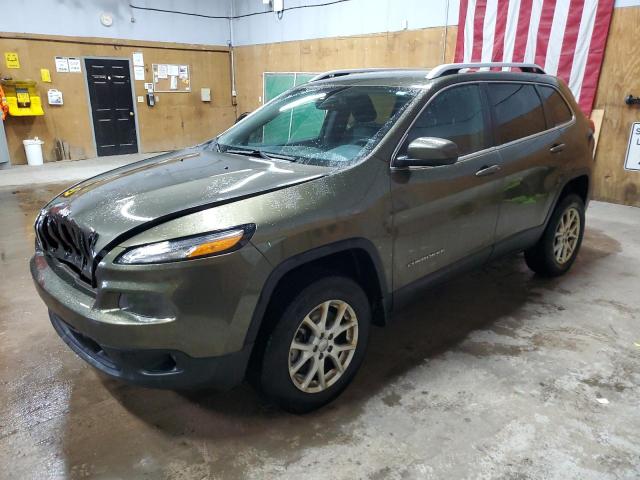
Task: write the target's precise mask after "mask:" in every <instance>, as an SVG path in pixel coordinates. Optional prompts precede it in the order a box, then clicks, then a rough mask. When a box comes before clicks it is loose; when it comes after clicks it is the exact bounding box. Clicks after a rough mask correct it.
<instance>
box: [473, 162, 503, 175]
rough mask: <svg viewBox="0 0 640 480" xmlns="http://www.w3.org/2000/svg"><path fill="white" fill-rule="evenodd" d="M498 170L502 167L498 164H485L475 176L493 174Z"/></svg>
mask: <svg viewBox="0 0 640 480" xmlns="http://www.w3.org/2000/svg"><path fill="white" fill-rule="evenodd" d="M500 170H502V167H501V166H500V165H491V166H486V165H485V166H484V167H482V168H481V169H480V170H478V171H477V172H476V177H486V176H487V175H493V174H494V173H498V172H499V171H500Z"/></svg>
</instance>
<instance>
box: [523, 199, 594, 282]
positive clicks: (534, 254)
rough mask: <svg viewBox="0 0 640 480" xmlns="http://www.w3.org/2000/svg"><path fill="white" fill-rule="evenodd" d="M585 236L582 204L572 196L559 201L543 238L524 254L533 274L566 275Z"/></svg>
mask: <svg viewBox="0 0 640 480" xmlns="http://www.w3.org/2000/svg"><path fill="white" fill-rule="evenodd" d="M583 235H584V202H583V201H582V199H581V198H580V197H579V196H578V195H575V194H570V195H567V196H566V197H564V198H563V199H561V200H560V202H559V203H558V205H557V206H556V209H555V210H554V212H553V214H552V215H551V218H550V219H549V224H548V225H547V228H546V229H545V231H544V233H543V235H542V238H540V240H538V243H536V244H535V245H534V246H533V247H531V248H530V249H528V250H526V251H525V252H524V258H525V260H526V262H527V265H528V266H529V268H530V269H531V270H533V271H534V272H536V273H538V274H540V275H543V276H546V277H556V276H558V275H562V274H563V273H565V272H567V270H569V268H571V265H572V264H573V262H574V261H575V259H576V256H577V255H578V251H579V250H580V245H581V244H582V236H583Z"/></svg>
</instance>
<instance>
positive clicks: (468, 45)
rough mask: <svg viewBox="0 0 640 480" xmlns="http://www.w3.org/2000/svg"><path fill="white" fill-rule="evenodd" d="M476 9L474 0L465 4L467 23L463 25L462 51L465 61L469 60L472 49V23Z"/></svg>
mask: <svg viewBox="0 0 640 480" xmlns="http://www.w3.org/2000/svg"><path fill="white" fill-rule="evenodd" d="M475 11H476V0H469V3H468V5H467V23H466V24H465V26H464V53H463V59H464V62H465V63H468V62H470V61H471V51H472V50H473V40H474V38H473V25H474V16H475Z"/></svg>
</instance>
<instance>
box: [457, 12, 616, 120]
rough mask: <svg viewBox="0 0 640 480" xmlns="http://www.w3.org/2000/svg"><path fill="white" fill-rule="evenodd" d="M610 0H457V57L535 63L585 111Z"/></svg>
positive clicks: (593, 84)
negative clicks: (557, 80)
mask: <svg viewBox="0 0 640 480" xmlns="http://www.w3.org/2000/svg"><path fill="white" fill-rule="evenodd" d="M613 5H614V0H460V13H459V18H460V22H459V27H458V37H457V40H456V54H455V58H456V60H457V61H464V62H479V61H483V62H490V61H492V62H511V61H513V62H525V63H532V62H535V63H537V64H538V65H541V66H543V67H544V69H545V71H546V72H547V73H549V74H551V75H557V76H558V77H560V78H561V79H563V80H564V81H566V82H567V83H568V85H569V88H571V90H572V92H573V93H574V95H575V97H576V99H577V100H578V101H579V104H580V106H581V108H582V109H583V110H584V111H585V112H586V113H587V114H589V113H590V112H591V107H592V105H593V100H594V96H595V89H596V86H597V83H598V77H599V75H600V68H601V66H602V59H603V56H604V48H605V45H606V41H607V36H608V33H609V25H610V22H611V14H612V11H613Z"/></svg>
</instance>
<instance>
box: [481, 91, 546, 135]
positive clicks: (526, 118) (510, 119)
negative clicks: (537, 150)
mask: <svg viewBox="0 0 640 480" xmlns="http://www.w3.org/2000/svg"><path fill="white" fill-rule="evenodd" d="M487 85H488V88H489V102H490V103H491V107H492V108H493V112H494V115H495V122H496V125H495V127H496V133H497V137H498V138H497V140H498V144H504V143H509V142H512V141H514V140H518V139H519V138H524V137H528V136H529V135H533V134H535V133H538V132H542V131H544V130H545V129H546V128H547V127H546V121H545V118H544V111H543V110H542V103H541V102H540V97H539V96H538V93H537V92H536V89H535V87H534V86H533V85H531V84H524V83H489V84H487Z"/></svg>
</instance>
